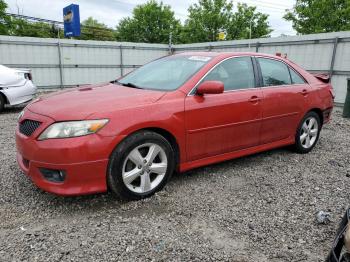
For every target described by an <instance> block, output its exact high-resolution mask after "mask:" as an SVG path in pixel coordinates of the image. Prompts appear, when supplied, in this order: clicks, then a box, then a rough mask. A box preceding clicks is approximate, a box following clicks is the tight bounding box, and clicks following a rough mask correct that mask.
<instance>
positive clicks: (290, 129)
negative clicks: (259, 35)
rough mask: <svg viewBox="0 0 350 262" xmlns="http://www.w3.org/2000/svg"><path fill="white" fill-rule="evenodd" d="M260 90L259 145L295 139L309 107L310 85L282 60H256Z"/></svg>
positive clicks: (260, 58)
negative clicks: (261, 93) (260, 82)
mask: <svg viewBox="0 0 350 262" xmlns="http://www.w3.org/2000/svg"><path fill="white" fill-rule="evenodd" d="M256 59H257V62H258V65H259V67H260V69H261V81H262V86H263V88H262V90H263V97H264V98H263V101H262V114H263V119H262V125H261V141H260V144H266V143H271V142H275V141H278V140H282V139H286V138H288V137H291V136H293V137H294V135H295V132H296V128H297V126H298V124H299V121H300V119H301V117H302V114H303V113H304V109H305V107H306V105H307V103H308V94H309V91H310V90H309V89H310V88H309V85H308V84H307V83H306V82H305V80H304V79H303V78H302V77H301V76H300V75H299V74H298V73H297V72H296V71H294V70H293V69H292V68H290V67H289V66H288V65H287V64H286V63H284V62H283V61H281V60H277V59H272V58H266V57H257V58H256Z"/></svg>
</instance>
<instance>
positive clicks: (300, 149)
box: [294, 111, 322, 154]
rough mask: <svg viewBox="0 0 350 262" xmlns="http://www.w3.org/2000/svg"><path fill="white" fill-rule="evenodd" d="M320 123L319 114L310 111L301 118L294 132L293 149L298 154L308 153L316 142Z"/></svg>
mask: <svg viewBox="0 0 350 262" xmlns="http://www.w3.org/2000/svg"><path fill="white" fill-rule="evenodd" d="M321 128H322V124H321V120H320V117H319V115H318V114H317V113H316V112H314V111H311V112H309V113H307V114H306V115H305V116H304V118H303V119H302V120H301V122H300V124H299V126H298V129H297V132H296V134H295V144H294V150H295V151H296V152H297V153H300V154H306V153H309V152H310V151H311V150H312V149H313V148H314V147H315V145H316V144H317V142H318V139H319V137H320V132H321Z"/></svg>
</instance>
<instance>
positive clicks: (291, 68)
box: [254, 56, 309, 88]
mask: <svg viewBox="0 0 350 262" xmlns="http://www.w3.org/2000/svg"><path fill="white" fill-rule="evenodd" d="M254 58H255V60H256V63H257V66H258V68H259V78H260V88H269V87H274V88H278V87H285V86H297V85H308V84H309V83H308V82H307V81H306V79H305V78H304V77H303V76H302V75H300V74H299V73H298V72H297V71H296V70H295V69H294V68H293V67H291V66H290V65H289V64H288V63H286V62H285V61H283V60H280V59H278V58H274V57H266V56H254ZM258 58H263V59H270V60H274V61H277V62H281V63H283V64H285V65H286V66H287V68H288V72H289V77H290V82H291V84H290V85H277V86H264V81H263V77H262V70H261V66H260V63H259V60H258ZM290 70H293V71H294V72H295V73H296V74H297V75H299V76H300V77H301V78H302V79H303V80H304V84H293V80H292V75H291V73H290Z"/></svg>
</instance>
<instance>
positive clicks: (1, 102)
mask: <svg viewBox="0 0 350 262" xmlns="http://www.w3.org/2000/svg"><path fill="white" fill-rule="evenodd" d="M5 103H6V100H5V98H4V96H3V95H2V94H1V93H0V112H2V111H3V110H4V107H5Z"/></svg>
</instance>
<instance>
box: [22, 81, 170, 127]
mask: <svg viewBox="0 0 350 262" xmlns="http://www.w3.org/2000/svg"><path fill="white" fill-rule="evenodd" d="M164 94H165V92H163V91H152V90H144V89H136V88H130V87H124V86H120V85H115V84H111V83H106V84H100V85H89V86H84V87H80V88H74V89H73V90H64V91H61V92H57V93H53V94H50V95H47V96H44V97H41V98H39V99H37V100H34V101H33V102H32V103H30V104H29V105H28V106H27V109H28V110H30V111H31V112H34V113H37V114H41V115H45V116H48V117H50V118H52V119H54V120H56V121H65V120H81V119H86V118H88V117H89V116H91V115H93V114H95V113H101V112H113V111H115V110H121V109H126V108H131V107H137V106H143V105H147V104H151V103H154V102H156V101H157V100H159V99H160V98H161V97H162V96H163V95H164Z"/></svg>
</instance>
